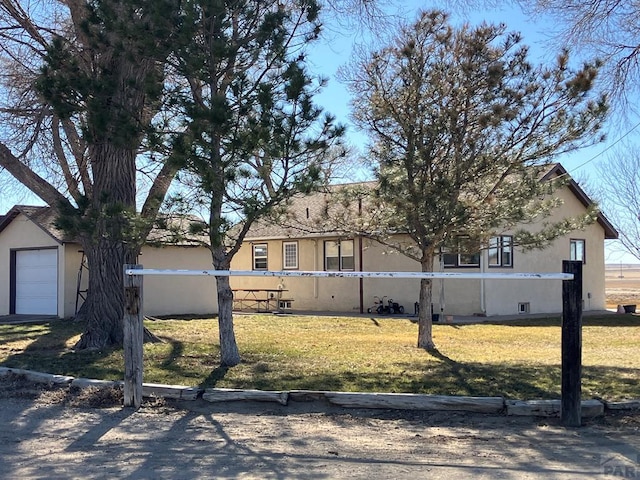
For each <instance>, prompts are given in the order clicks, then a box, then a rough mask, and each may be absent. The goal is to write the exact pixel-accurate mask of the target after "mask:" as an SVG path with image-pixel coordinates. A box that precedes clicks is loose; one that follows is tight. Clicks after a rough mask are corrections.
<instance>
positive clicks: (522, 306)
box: [518, 302, 530, 314]
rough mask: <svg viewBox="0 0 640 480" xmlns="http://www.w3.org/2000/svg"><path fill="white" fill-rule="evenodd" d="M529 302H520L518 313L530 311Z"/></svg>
mask: <svg viewBox="0 0 640 480" xmlns="http://www.w3.org/2000/svg"><path fill="white" fill-rule="evenodd" d="M529 310H530V308H529V302H520V303H518V313H519V314H520V313H529Z"/></svg>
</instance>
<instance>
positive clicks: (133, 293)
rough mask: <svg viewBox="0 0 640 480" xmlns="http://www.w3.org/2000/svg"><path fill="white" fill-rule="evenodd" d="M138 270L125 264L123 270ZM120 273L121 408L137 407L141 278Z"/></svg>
mask: <svg viewBox="0 0 640 480" xmlns="http://www.w3.org/2000/svg"><path fill="white" fill-rule="evenodd" d="M138 269H142V265H125V266H124V270H125V272H126V270H138ZM123 274H124V299H125V305H124V342H123V344H124V406H125V407H134V408H140V405H141V404H142V347H143V341H144V325H143V323H142V320H143V318H144V315H143V313H142V275H127V274H126V273H123Z"/></svg>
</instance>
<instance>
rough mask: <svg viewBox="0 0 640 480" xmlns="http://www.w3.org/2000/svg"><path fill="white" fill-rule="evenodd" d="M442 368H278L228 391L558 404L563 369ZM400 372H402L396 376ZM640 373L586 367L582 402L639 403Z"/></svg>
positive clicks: (447, 364)
mask: <svg viewBox="0 0 640 480" xmlns="http://www.w3.org/2000/svg"><path fill="white" fill-rule="evenodd" d="M434 357H435V358H437V359H438V360H440V361H439V362H429V363H428V364H426V363H424V362H412V363H396V364H393V365H392V366H393V367H394V371H393V372H335V373H333V372H328V371H327V372H324V373H320V374H318V373H315V374H305V373H304V372H295V371H294V370H293V369H288V370H287V371H286V373H283V372H282V371H278V370H277V369H276V366H273V367H272V368H271V369H269V368H264V367H263V368H260V369H257V368H255V365H252V366H249V368H248V370H250V372H246V373H248V374H247V375H243V376H242V377H235V375H229V376H228V378H227V379H226V381H225V383H224V386H225V387H229V388H256V389H261V390H320V391H322V390H334V391H350V392H391V393H421V394H432V395H463V396H478V397H484V396H502V397H505V398H507V399H527V400H529V399H558V398H560V392H561V387H560V385H561V367H560V365H526V364H515V365H513V364H512V365H505V364H500V363H494V364H480V363H461V362H456V361H454V360H452V359H450V358H448V357H447V356H446V355H443V354H442V353H440V352H435V353H434ZM397 368H400V372H398V371H397ZM639 374H640V369H633V368H613V367H583V398H585V399H587V398H604V399H606V400H619V399H623V398H640V385H638V382H637V378H638V375H639Z"/></svg>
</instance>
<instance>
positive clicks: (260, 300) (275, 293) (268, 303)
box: [232, 288, 293, 313]
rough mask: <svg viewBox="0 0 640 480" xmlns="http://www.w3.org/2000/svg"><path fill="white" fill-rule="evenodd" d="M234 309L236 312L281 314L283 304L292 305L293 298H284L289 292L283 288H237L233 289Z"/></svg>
mask: <svg viewBox="0 0 640 480" xmlns="http://www.w3.org/2000/svg"><path fill="white" fill-rule="evenodd" d="M232 291H233V309H234V310H236V311H240V312H241V311H244V310H255V311H256V312H276V313H277V312H281V311H282V310H283V309H284V308H283V307H282V305H283V304H286V305H291V302H293V299H292V298H284V297H283V295H282V294H283V293H285V292H288V290H284V289H282V288H236V289H233V290H232Z"/></svg>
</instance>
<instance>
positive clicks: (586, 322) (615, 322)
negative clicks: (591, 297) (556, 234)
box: [436, 314, 640, 328]
mask: <svg viewBox="0 0 640 480" xmlns="http://www.w3.org/2000/svg"><path fill="white" fill-rule="evenodd" d="M436 325H442V326H451V327H458V328H459V327H468V326H471V325H500V326H504V327H560V326H561V325H562V317H545V318H523V319H517V320H492V319H491V318H485V319H479V320H478V322H477V323H473V324H453V325H447V324H436ZM582 325H583V326H584V327H640V315H634V314H624V315H616V314H611V315H597V316H583V317H582Z"/></svg>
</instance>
